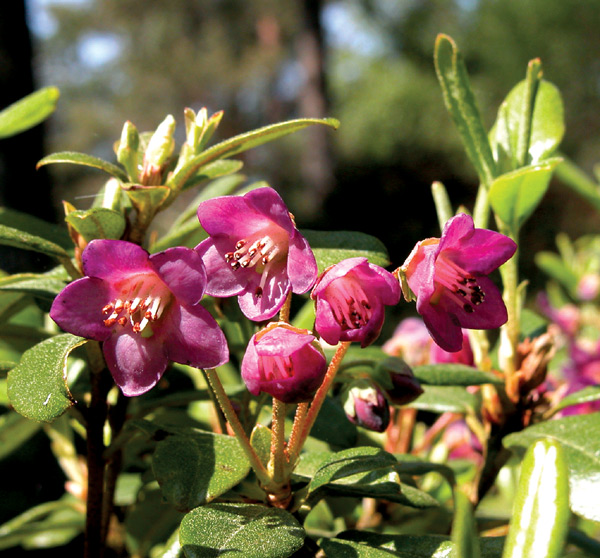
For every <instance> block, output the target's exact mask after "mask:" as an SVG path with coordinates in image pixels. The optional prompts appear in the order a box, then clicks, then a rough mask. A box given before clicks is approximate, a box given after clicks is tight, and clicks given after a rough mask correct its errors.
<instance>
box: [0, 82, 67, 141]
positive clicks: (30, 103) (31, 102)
mask: <svg viewBox="0 0 600 558" xmlns="http://www.w3.org/2000/svg"><path fill="white" fill-rule="evenodd" d="M58 97H59V91H58V89H57V88H56V87H44V88H43V89H39V90H38V91H35V92H34V93H31V94H30V95H27V96H26V97H23V98H22V99H21V100H19V101H17V102H16V103H13V104H12V105H10V106H9V107H6V108H5V109H4V110H3V111H2V112H0V139H1V138H6V137H8V136H14V135H15V134H18V133H19V132H23V131H25V130H27V129H29V128H33V126H35V125H37V124H39V123H40V122H42V121H43V120H45V119H46V118H48V116H50V115H51V114H52V113H53V112H54V109H55V108H56V103H57V101H58Z"/></svg>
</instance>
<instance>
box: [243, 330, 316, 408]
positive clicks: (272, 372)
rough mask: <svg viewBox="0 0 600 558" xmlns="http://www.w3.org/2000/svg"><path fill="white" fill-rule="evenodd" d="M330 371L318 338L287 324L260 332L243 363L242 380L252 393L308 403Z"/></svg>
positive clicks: (281, 399) (248, 349) (251, 342)
mask: <svg viewBox="0 0 600 558" xmlns="http://www.w3.org/2000/svg"><path fill="white" fill-rule="evenodd" d="M326 371H327V361H326V359H325V355H324V354H323V350H322V349H321V346H320V345H319V343H318V341H317V340H316V339H315V337H314V335H311V334H310V332H308V331H307V330H305V329H299V328H296V327H293V326H291V325H289V324H286V323H283V322H277V323H272V324H269V325H268V326H267V327H266V328H265V329H263V330H261V331H259V332H258V333H256V334H255V335H254V336H253V337H252V339H250V343H248V347H247V349H246V353H245V354H244V358H243V360H242V379H243V380H244V382H245V384H246V387H247V388H248V390H249V391H250V393H252V394H253V395H258V394H259V393H260V392H261V391H262V392H265V393H268V394H269V395H271V396H273V397H275V398H276V399H279V401H283V402H284V403H300V402H301V401H308V400H309V399H310V398H311V397H312V396H313V395H314V394H315V392H316V391H317V389H318V388H319V386H320V385H321V383H322V382H323V378H324V377H325V372H326Z"/></svg>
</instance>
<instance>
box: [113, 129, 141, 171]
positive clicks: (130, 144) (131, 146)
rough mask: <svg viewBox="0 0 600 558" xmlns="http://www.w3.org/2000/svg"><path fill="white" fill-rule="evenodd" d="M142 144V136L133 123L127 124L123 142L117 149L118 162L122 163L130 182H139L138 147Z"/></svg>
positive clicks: (123, 133) (122, 137) (122, 134)
mask: <svg viewBox="0 0 600 558" xmlns="http://www.w3.org/2000/svg"><path fill="white" fill-rule="evenodd" d="M139 144H140V135H139V133H138V131H137V128H136V127H135V126H134V125H133V123H132V122H129V120H128V121H127V122H125V124H124V125H123V131H122V132H121V140H120V141H119V145H118V147H117V160H118V161H119V163H121V164H122V165H123V166H124V167H125V170H126V171H127V174H128V175H129V180H130V182H137V180H138V147H139Z"/></svg>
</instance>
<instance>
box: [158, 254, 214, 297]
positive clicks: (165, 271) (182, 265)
mask: <svg viewBox="0 0 600 558" xmlns="http://www.w3.org/2000/svg"><path fill="white" fill-rule="evenodd" d="M150 263H151V265H152V266H153V267H154V269H155V270H156V273H157V274H158V276H159V277H160V278H161V279H162V280H163V281H164V282H165V283H166V285H167V287H169V289H170V290H171V292H172V293H173V294H174V295H175V297H176V298H177V299H178V300H179V301H180V302H182V303H184V304H189V305H193V304H196V303H197V302H199V301H200V299H201V298H202V295H203V294H204V287H205V285H206V270H205V268H204V264H203V263H202V258H200V256H199V255H198V254H197V253H196V252H194V250H190V249H189V248H183V247H179V248H169V249H168V250H165V251H164V252H159V253H157V254H153V255H152V256H150Z"/></svg>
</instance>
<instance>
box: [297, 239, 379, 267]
mask: <svg viewBox="0 0 600 558" xmlns="http://www.w3.org/2000/svg"><path fill="white" fill-rule="evenodd" d="M300 232H301V233H302V234H303V235H304V237H305V238H306V240H308V243H309V244H310V247H311V248H312V251H313V253H314V254H315V258H316V259H317V265H318V267H319V273H321V272H322V271H323V270H324V269H325V268H327V267H329V266H330V265H334V264H336V263H338V262H341V261H342V260H345V259H346V258H356V257H362V258H367V259H368V260H369V262H371V263H372V264H375V265H379V266H381V267H386V266H387V265H389V263H390V260H389V257H388V253H387V249H386V247H385V246H384V244H383V243H382V242H381V241H380V240H379V239H377V238H375V237H374V236H370V235H368V234H365V233H361V232H355V231H332V232H330V231H312V230H305V229H303V230H301V231H300Z"/></svg>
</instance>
